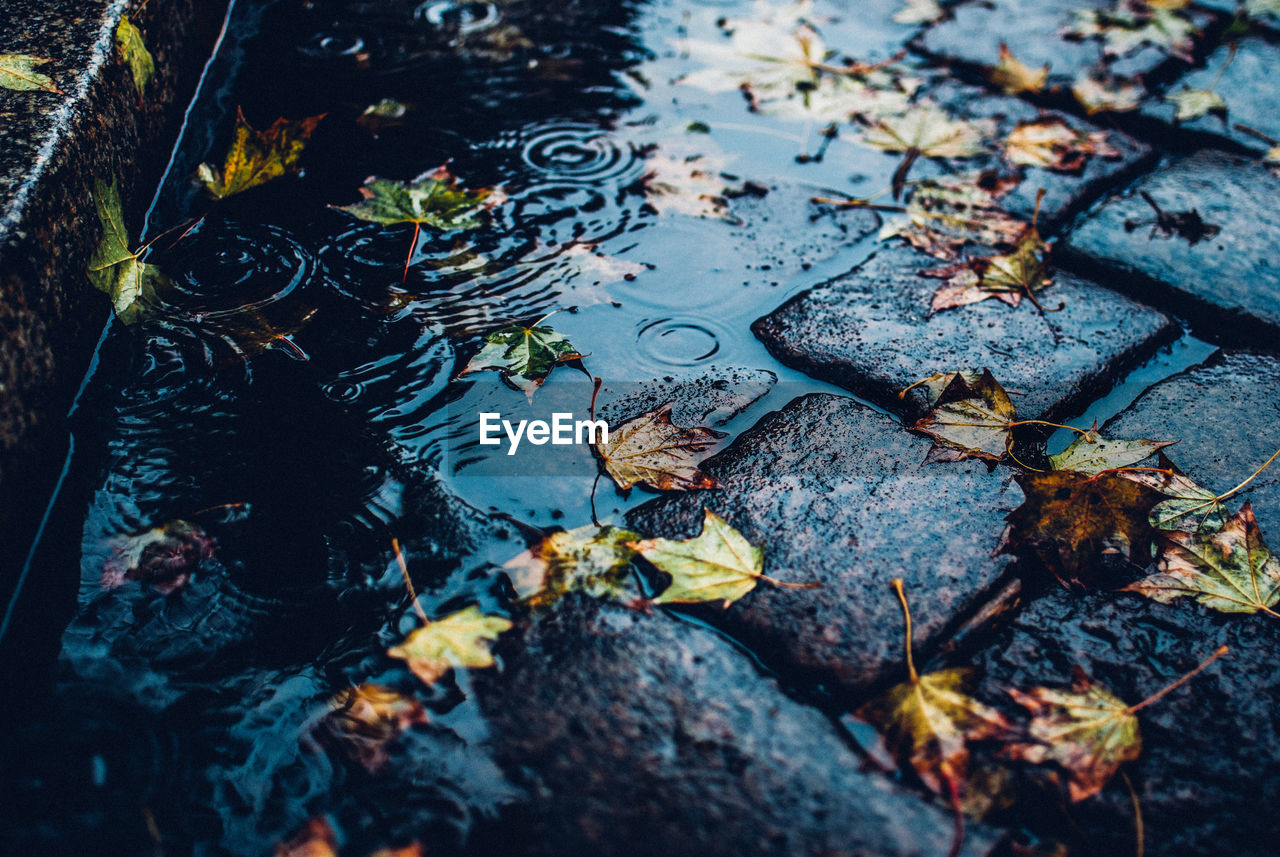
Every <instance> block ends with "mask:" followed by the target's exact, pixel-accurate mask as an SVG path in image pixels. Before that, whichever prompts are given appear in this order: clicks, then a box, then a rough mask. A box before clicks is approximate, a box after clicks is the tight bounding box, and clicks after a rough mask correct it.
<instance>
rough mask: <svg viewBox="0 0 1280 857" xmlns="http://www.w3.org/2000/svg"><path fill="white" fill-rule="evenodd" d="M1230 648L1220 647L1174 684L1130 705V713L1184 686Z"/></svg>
mask: <svg viewBox="0 0 1280 857" xmlns="http://www.w3.org/2000/svg"><path fill="white" fill-rule="evenodd" d="M1228 650H1229V647H1228V646H1221V647H1219V649H1218V650H1217V651H1216V652H1214V653H1213V654H1212V655H1210V656H1209V657H1207V658H1205V659H1204V660H1203V661H1201V662H1200V666H1198V667H1196V668H1195V669H1193V670H1192V671H1191V672H1189V673H1187V674H1186V675H1184V676H1183V677H1182V678H1180V679H1178V680H1177V681H1175V682H1174V683H1173V684H1170V685H1166V686H1165V687H1164V688H1163V689H1162V690H1157V691H1156V692H1155V693H1153V694H1151V695H1150V696H1148V697H1147V698H1146V699H1144V700H1142V702H1139V703H1138V704H1137V705H1130V706H1129V713H1130V714H1136V713H1137V712H1139V711H1141V710H1142V709H1144V708H1146V707H1147V706H1148V705H1150V704H1151V703H1153V702H1156V701H1157V700H1159V699H1162V698H1163V697H1165V696H1168V695H1169V694H1170V693H1172V692H1173V691H1175V690H1177V689H1178V688H1180V687H1182V686H1183V685H1184V684H1186V683H1187V682H1189V681H1191V679H1193V678H1195V677H1196V676H1197V675H1199V673H1200V672H1201V671H1202V670H1204V668H1205V667H1207V666H1209V664H1211V663H1213V662H1214V661H1216V660H1217V659H1218V658H1220V657H1222V656H1223V655H1225V654H1226V653H1227V652H1228Z"/></svg>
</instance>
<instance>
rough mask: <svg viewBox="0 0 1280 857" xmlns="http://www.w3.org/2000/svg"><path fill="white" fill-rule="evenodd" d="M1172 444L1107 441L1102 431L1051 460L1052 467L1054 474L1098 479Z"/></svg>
mask: <svg viewBox="0 0 1280 857" xmlns="http://www.w3.org/2000/svg"><path fill="white" fill-rule="evenodd" d="M1173 443H1174V441H1171V440H1147V439H1146V438H1143V439H1141V440H1107V439H1106V438H1104V437H1102V436H1101V435H1099V434H1098V427H1097V425H1096V424H1095V425H1094V427H1093V428H1091V429H1089V431H1087V432H1085V433H1084V434H1082V435H1077V436H1076V439H1075V440H1073V441H1072V442H1071V445H1070V446H1068V447H1067V448H1066V449H1064V450H1062V452H1059V453H1058V454H1057V455H1051V456H1049V466H1050V467H1052V468H1053V469H1054V470H1074V471H1075V472H1077V473H1083V474H1085V475H1087V476H1096V475H1097V474H1099V473H1101V472H1102V471H1104V470H1114V469H1115V468H1117V467H1129V466H1130V465H1133V464H1137V463H1138V462H1139V461H1142V460H1143V459H1146V458H1150V457H1151V456H1153V455H1155V454H1156V451H1157V450H1159V449H1162V448H1164V447H1166V446H1170V445H1171V444H1173Z"/></svg>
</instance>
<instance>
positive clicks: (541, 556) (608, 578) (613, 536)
mask: <svg viewBox="0 0 1280 857" xmlns="http://www.w3.org/2000/svg"><path fill="white" fill-rule="evenodd" d="M639 538H640V535H639V534H638V533H633V532H630V531H629V530H623V529H620V528H618V527H609V526H603V527H597V526H593V525H587V526H585V527H578V528H577V529H573V530H564V531H561V532H558V533H552V534H551V535H549V536H547V537H546V538H544V539H543V540H542V541H540V542H538V543H537V544H536V545H534V546H533V547H531V548H529V549H528V550H527V551H525V552H524V553H522V554H520V555H519V556H516V557H513V558H512V559H511V560H509V561H508V562H507V563H506V564H505V565H503V566H502V568H503V570H504V571H506V573H507V577H508V578H509V579H510V580H511V585H512V586H513V587H514V588H515V590H516V595H517V596H519V598H520V599H521V600H522V601H524V602H525V603H526V604H528V605H529V606H531V607H534V608H538V607H546V606H548V605H550V604H552V603H554V602H556V601H558V600H559V599H560V598H562V597H563V596H565V595H568V594H569V593H570V592H579V591H581V592H586V593H587V594H589V595H592V596H595V597H597V598H604V597H608V596H616V595H619V594H620V593H621V592H622V591H623V590H624V588H625V584H626V579H627V571H628V570H629V569H630V567H631V560H632V559H633V558H634V557H635V553H636V552H635V549H634V548H632V546H631V544H630V543H631V542H634V541H635V540H637V539H639Z"/></svg>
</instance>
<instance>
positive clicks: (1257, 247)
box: [1063, 151, 1280, 342]
mask: <svg viewBox="0 0 1280 857" xmlns="http://www.w3.org/2000/svg"><path fill="white" fill-rule="evenodd" d="M1143 193H1145V194H1146V195H1147V196H1149V197H1150V198H1151V200H1153V201H1154V203H1155V205H1156V206H1159V208H1160V210H1161V211H1162V212H1164V213H1165V214H1166V215H1168V216H1175V215H1177V214H1179V213H1186V212H1190V211H1193V210H1194V211H1195V212H1197V213H1198V215H1199V219H1200V220H1201V221H1203V223H1204V224H1206V225H1208V226H1210V227H1214V228H1216V230H1217V231H1216V232H1214V233H1213V234H1209V233H1208V232H1205V231H1204V230H1203V229H1195V228H1194V224H1193V225H1192V226H1191V227H1188V228H1189V231H1186V232H1185V233H1184V234H1185V235H1186V236H1187V237H1184V235H1180V234H1178V232H1179V230H1178V229H1177V228H1172V229H1164V228H1162V226H1161V224H1160V223H1159V222H1158V216H1157V213H1156V211H1155V209H1153V208H1152V206H1151V204H1150V203H1149V202H1148V201H1147V200H1146V199H1145V198H1144V197H1143V196H1141V194H1143ZM1277 194H1280V178H1277V177H1276V176H1274V175H1272V174H1271V172H1270V171H1268V170H1267V169H1266V168H1264V167H1262V166H1261V165H1259V164H1258V163H1257V162H1254V161H1251V160H1248V159H1244V158H1240V157H1237V156H1232V155H1226V154H1222V153H1218V152H1212V151H1203V152H1200V153H1198V154H1196V155H1192V156H1190V157H1186V158H1183V159H1180V160H1177V161H1174V162H1173V163H1171V164H1169V165H1167V166H1165V167H1162V168H1161V169H1159V170H1157V171H1156V172H1154V173H1152V174H1151V175H1149V176H1147V177H1145V178H1143V179H1142V180H1141V181H1139V182H1137V183H1136V184H1135V185H1133V186H1132V187H1131V188H1129V189H1128V190H1126V191H1125V192H1124V193H1123V194H1121V195H1119V196H1117V197H1114V198H1112V199H1110V200H1108V201H1107V202H1106V204H1105V205H1103V206H1101V207H1100V208H1099V209H1098V210H1097V211H1096V212H1094V213H1093V214H1092V215H1091V216H1090V217H1089V219H1088V220H1086V221H1084V223H1082V224H1081V225H1080V226H1079V227H1077V228H1076V229H1075V230H1074V231H1073V232H1072V233H1071V235H1070V236H1069V237H1068V238H1067V239H1066V241H1065V242H1064V247H1063V259H1064V262H1065V263H1066V264H1070V265H1074V266H1078V267H1079V268H1080V269H1081V270H1084V271H1087V272H1089V273H1090V274H1091V275H1093V276H1095V277H1099V278H1102V277H1105V278H1106V279H1105V280H1104V281H1105V282H1106V283H1108V284H1114V285H1115V286H1116V287H1117V288H1124V289H1127V290H1129V291H1132V292H1133V293H1135V294H1138V295H1142V296H1146V297H1147V299H1148V300H1151V301H1152V302H1153V303H1155V304H1156V305H1157V306H1167V307H1169V308H1170V309H1178V310H1182V311H1184V312H1185V313H1186V314H1187V316H1188V320H1189V321H1190V322H1191V324H1192V329H1193V332H1196V333H1200V334H1201V335H1213V334H1215V333H1221V334H1223V335H1230V336H1232V337H1235V341H1236V342H1239V341H1240V337H1243V336H1249V335H1253V336H1255V337H1258V338H1265V339H1271V338H1272V337H1274V335H1275V331H1276V329H1277V328H1278V327H1280V269H1277V268H1276V266H1275V264H1274V253H1273V248H1274V247H1275V246H1276V244H1277V242H1280V212H1278V211H1277V209H1276V206H1275V199H1276V197H1277ZM1210 232H1213V230H1210ZM1192 239H1194V240H1192Z"/></svg>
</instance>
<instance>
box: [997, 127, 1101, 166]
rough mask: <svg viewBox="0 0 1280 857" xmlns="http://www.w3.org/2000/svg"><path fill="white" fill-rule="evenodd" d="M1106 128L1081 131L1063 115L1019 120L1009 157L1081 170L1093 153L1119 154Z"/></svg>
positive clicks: (1019, 162) (1020, 162) (1017, 161)
mask: <svg viewBox="0 0 1280 857" xmlns="http://www.w3.org/2000/svg"><path fill="white" fill-rule="evenodd" d="M1107 136H1108V134H1107V132H1106V131H1077V130H1075V129H1074V128H1072V127H1071V125H1070V124H1068V123H1067V121H1066V120H1065V119H1063V118H1062V117H1061V116H1041V117H1040V118H1038V119H1032V120H1029V121H1024V122H1019V123H1018V127H1016V128H1014V129H1013V131H1012V132H1011V133H1010V134H1009V137H1008V139H1006V140H1005V144H1004V145H1005V148H1004V152H1005V157H1006V158H1008V160H1009V163H1011V164H1015V165H1018V166H1029V167H1042V168H1044V169H1046V170H1054V171H1056V172H1062V173H1078V172H1080V171H1081V170H1082V169H1084V165H1085V163H1086V162H1087V161H1088V160H1089V158H1090V157H1091V156H1096V157H1099V158H1112V159H1114V158H1119V157H1121V153H1120V150H1119V149H1117V148H1115V147H1114V146H1112V145H1111V144H1109V143H1108V142H1107Z"/></svg>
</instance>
